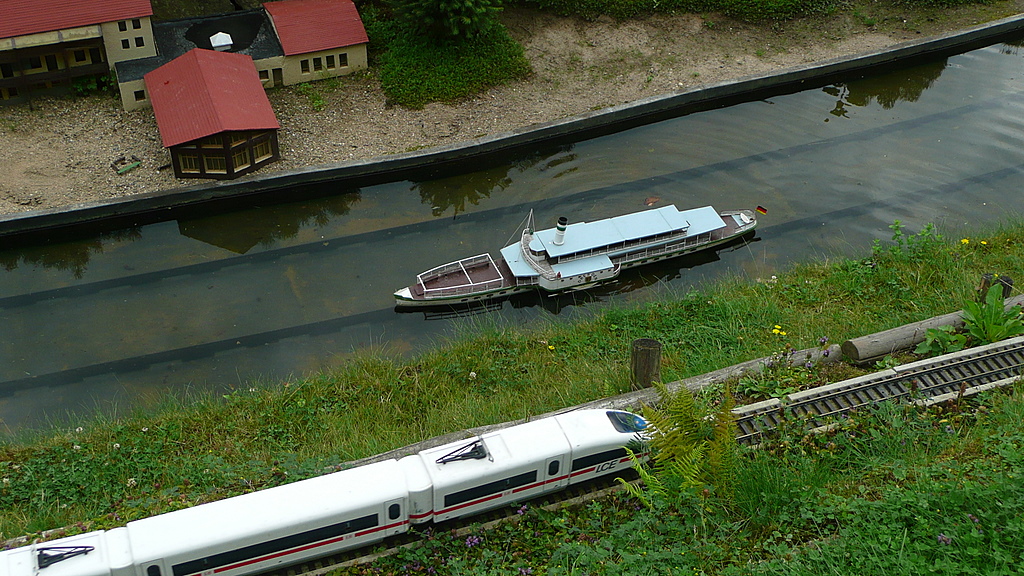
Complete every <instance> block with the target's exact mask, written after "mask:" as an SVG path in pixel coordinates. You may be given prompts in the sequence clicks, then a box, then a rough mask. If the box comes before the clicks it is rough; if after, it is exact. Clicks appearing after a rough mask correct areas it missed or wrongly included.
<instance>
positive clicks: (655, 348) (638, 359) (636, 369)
mask: <svg viewBox="0 0 1024 576" xmlns="http://www.w3.org/2000/svg"><path fill="white" fill-rule="evenodd" d="M629 367H630V370H631V372H632V373H631V374H630V384H631V385H632V386H633V389H634V390H640V389H641V388H647V387H649V386H650V385H651V382H660V381H661V342H658V341H657V340H653V339H651V338H638V339H636V340H633V354H632V356H631V357H630V361H629Z"/></svg>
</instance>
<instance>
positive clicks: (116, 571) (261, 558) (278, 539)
mask: <svg viewBox="0 0 1024 576" xmlns="http://www.w3.org/2000/svg"><path fill="white" fill-rule="evenodd" d="M645 427H646V423H645V422H644V420H643V418H641V417H639V416H637V415H635V414H631V413H629V412H621V411H617V410H579V411H574V412H568V413H564V414H560V415H557V416H552V417H549V418H543V419H539V420H535V421H533V422H528V423H526V424H520V425H518V426H512V427H510V428H505V429H503V430H499V431H496V432H493V433H489V434H485V435H482V436H479V437H476V438H470V439H467V440H462V441H459V442H455V443H452V444H448V445H445V446H440V447H438V448H431V449H429V450H424V451H422V452H419V453H418V454H414V455H411V456H406V457H404V458H402V459H400V460H387V461H383V462H378V463H375V464H369V465H366V466H361V467H358V468H351V469H348V470H343V471H341V472H335V473H332V474H327V475H324V476H320V477H317V478H311V479H309V480H302V481H299V482H294V483H292V484H286V485H284V486H278V487H276V488H270V489H267V490H262V491H259V492H253V493H250V494H245V495H242V496H237V497H234V498H228V499H226V500H220V501H217V502H211V503H209V504H202V505H199V506H195V507H192V508H187V509H185V510H178V511H175V512H169V513H167V514H161V515H159V516H154V517H151V518H146V519H143V520H136V521H135V522H129V523H128V525H127V526H125V527H123V528H115V529H113V530H107V531H102V530H101V531H95V532H89V533H86V534H80V535H77V536H70V537H67V538H62V539H60V540H54V541H51V542H45V543H39V544H34V545H31V546H23V547H20V548H15V549H11V550H7V551H4V552H0V576H200V575H201V576H214V575H216V576H238V575H242V574H250V573H255V572H262V571H267V570H270V569H272V568H274V567H277V566H282V565H288V564H295V563H298V562H302V561H305V560H309V559H312V558H316V557H319V556H324V555H327V554H331V553H334V552H338V551H341V550H348V549H354V548H358V547H360V546H366V545H368V544H371V543H374V542H377V541H380V540H382V539H384V538H385V537H387V536H392V535H394V534H400V533H402V532H405V531H407V530H408V529H409V527H410V525H411V524H420V523H424V522H429V521H441V520H447V519H450V518H456V517H460V516H471V515H473V514H477V513H480V512H482V511H484V510H488V509H492V508H495V507H499V506H503V505H508V504H510V503H512V502H519V501H524V500H527V499H530V498H535V497H537V496H539V495H541V494H545V493H548V492H553V491H556V490H560V489H562V488H565V487H566V486H568V485H570V484H575V483H578V482H582V481H585V480H590V479H592V478H595V477H598V476H603V475H606V474H612V473H616V472H619V471H621V470H622V469H623V468H625V467H626V466H628V463H629V457H628V455H627V453H626V449H625V447H626V445H627V444H628V443H629V442H630V441H631V440H632V439H633V438H635V437H636V436H637V435H638V434H639V433H640V432H641V431H642V430H643V429H644V428H645Z"/></svg>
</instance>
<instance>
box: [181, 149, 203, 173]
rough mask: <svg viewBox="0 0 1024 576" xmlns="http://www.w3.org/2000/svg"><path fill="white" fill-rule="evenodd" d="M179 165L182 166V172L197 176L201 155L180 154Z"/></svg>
mask: <svg viewBox="0 0 1024 576" xmlns="http://www.w3.org/2000/svg"><path fill="white" fill-rule="evenodd" d="M178 164H179V165H180V166H181V171H182V172H187V173H191V174H197V173H198V172H199V155H198V154H179V155H178Z"/></svg>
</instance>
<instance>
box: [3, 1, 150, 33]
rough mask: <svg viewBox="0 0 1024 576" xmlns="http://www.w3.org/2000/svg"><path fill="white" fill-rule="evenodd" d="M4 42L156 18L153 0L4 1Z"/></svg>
mask: <svg viewBox="0 0 1024 576" xmlns="http://www.w3.org/2000/svg"><path fill="white" fill-rule="evenodd" d="M0 12H2V13H3V16H2V17H0V38H11V37H13V36H25V35H28V34H36V33H39V32H50V31H52V30H63V29H67V28H77V27H79V26H91V25H93V24H100V23H102V22H116V21H118V20H129V19H131V18H142V17H145V16H152V15H153V7H152V6H151V5H150V4H149V0H0Z"/></svg>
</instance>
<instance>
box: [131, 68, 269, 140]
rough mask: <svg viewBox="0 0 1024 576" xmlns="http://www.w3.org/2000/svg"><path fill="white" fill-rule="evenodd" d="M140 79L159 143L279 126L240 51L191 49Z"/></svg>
mask: <svg viewBox="0 0 1024 576" xmlns="http://www.w3.org/2000/svg"><path fill="white" fill-rule="evenodd" d="M145 80H146V91H147V92H149V99H150V102H152V104H153V113H154V114H155V115H156V123H157V126H158V127H159V128H160V137H161V139H162V140H163V143H164V148H170V147H171V146H177V145H178V144H183V143H185V142H191V141H192V140H197V139H199V138H205V137H207V136H212V135H214V134H219V133H221V132H225V131H228V130H271V129H275V128H280V127H281V125H280V124H278V123H277V117H276V116H274V110H273V108H271V107H270V100H268V99H267V93H266V92H265V91H264V90H263V84H262V83H261V82H260V78H259V74H258V73H257V72H256V65H255V64H253V62H252V59H251V58H249V57H248V56H246V55H245V54H236V53H234V52H215V51H213V50H202V49H199V48H195V49H193V50H191V51H189V52H188V53H186V54H184V55H182V56H179V57H177V58H175V59H174V60H171V61H170V62H168V63H167V64H164V65H163V66H161V67H159V68H157V69H156V70H153V71H152V72H150V73H149V74H146V76H145Z"/></svg>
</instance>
